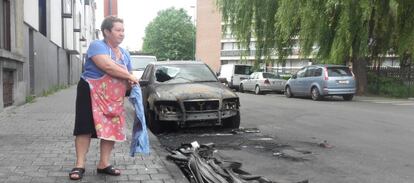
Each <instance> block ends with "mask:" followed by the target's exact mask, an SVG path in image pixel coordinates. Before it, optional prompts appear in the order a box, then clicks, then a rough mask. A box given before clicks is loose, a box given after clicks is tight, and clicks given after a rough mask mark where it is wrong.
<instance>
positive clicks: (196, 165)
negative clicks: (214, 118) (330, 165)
mask: <svg viewBox="0 0 414 183" xmlns="http://www.w3.org/2000/svg"><path fill="white" fill-rule="evenodd" d="M169 151H170V154H169V155H168V157H167V158H168V159H169V160H171V161H173V162H174V163H175V164H177V166H178V167H180V169H181V170H182V172H183V173H184V175H185V176H186V177H187V178H188V180H189V181H190V182H191V183H239V182H240V183H277V182H274V181H271V180H268V179H266V178H264V177H263V176H260V175H252V174H250V173H248V172H246V171H244V170H242V169H241V167H242V164H241V163H240V162H235V161H229V160H224V159H221V158H220V157H219V156H216V154H215V153H216V152H217V150H216V149H215V144H214V143H207V144H201V145H200V144H198V142H196V141H194V142H192V143H185V144H182V145H181V146H180V147H178V148H176V149H174V150H169ZM308 182H309V181H308V180H304V181H300V183H308Z"/></svg>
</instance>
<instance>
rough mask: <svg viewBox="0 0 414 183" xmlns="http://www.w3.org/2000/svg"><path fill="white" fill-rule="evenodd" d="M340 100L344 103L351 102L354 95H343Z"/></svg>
mask: <svg viewBox="0 0 414 183" xmlns="http://www.w3.org/2000/svg"><path fill="white" fill-rule="evenodd" d="M342 98H343V99H344V100H345V101H351V100H352V98H354V95H352V94H348V95H343V96H342Z"/></svg>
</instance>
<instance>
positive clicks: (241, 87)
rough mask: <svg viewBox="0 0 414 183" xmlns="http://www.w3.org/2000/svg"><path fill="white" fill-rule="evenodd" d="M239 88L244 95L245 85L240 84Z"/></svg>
mask: <svg viewBox="0 0 414 183" xmlns="http://www.w3.org/2000/svg"><path fill="white" fill-rule="evenodd" d="M239 88H240V89H239V90H240V92H241V93H244V88H243V84H240V87H239Z"/></svg>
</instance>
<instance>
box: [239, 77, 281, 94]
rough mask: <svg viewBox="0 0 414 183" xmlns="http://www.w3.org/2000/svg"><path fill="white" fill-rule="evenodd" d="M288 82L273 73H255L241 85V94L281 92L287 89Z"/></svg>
mask: <svg viewBox="0 0 414 183" xmlns="http://www.w3.org/2000/svg"><path fill="white" fill-rule="evenodd" d="M285 83H286V80H284V79H282V78H280V76H278V75H276V74H274V73H271V72H253V73H252V74H251V75H250V76H249V78H248V79H245V80H242V81H241V83H240V92H244V91H253V92H254V93H255V94H256V95H258V94H261V93H264V92H280V93H282V92H283V90H284V89H285Z"/></svg>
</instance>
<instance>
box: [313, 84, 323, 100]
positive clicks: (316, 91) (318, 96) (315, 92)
mask: <svg viewBox="0 0 414 183" xmlns="http://www.w3.org/2000/svg"><path fill="white" fill-rule="evenodd" d="M311 97H312V100H315V101H317V100H321V99H322V96H321V94H320V93H319V89H318V87H316V86H314V87H312V89H311Z"/></svg>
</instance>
